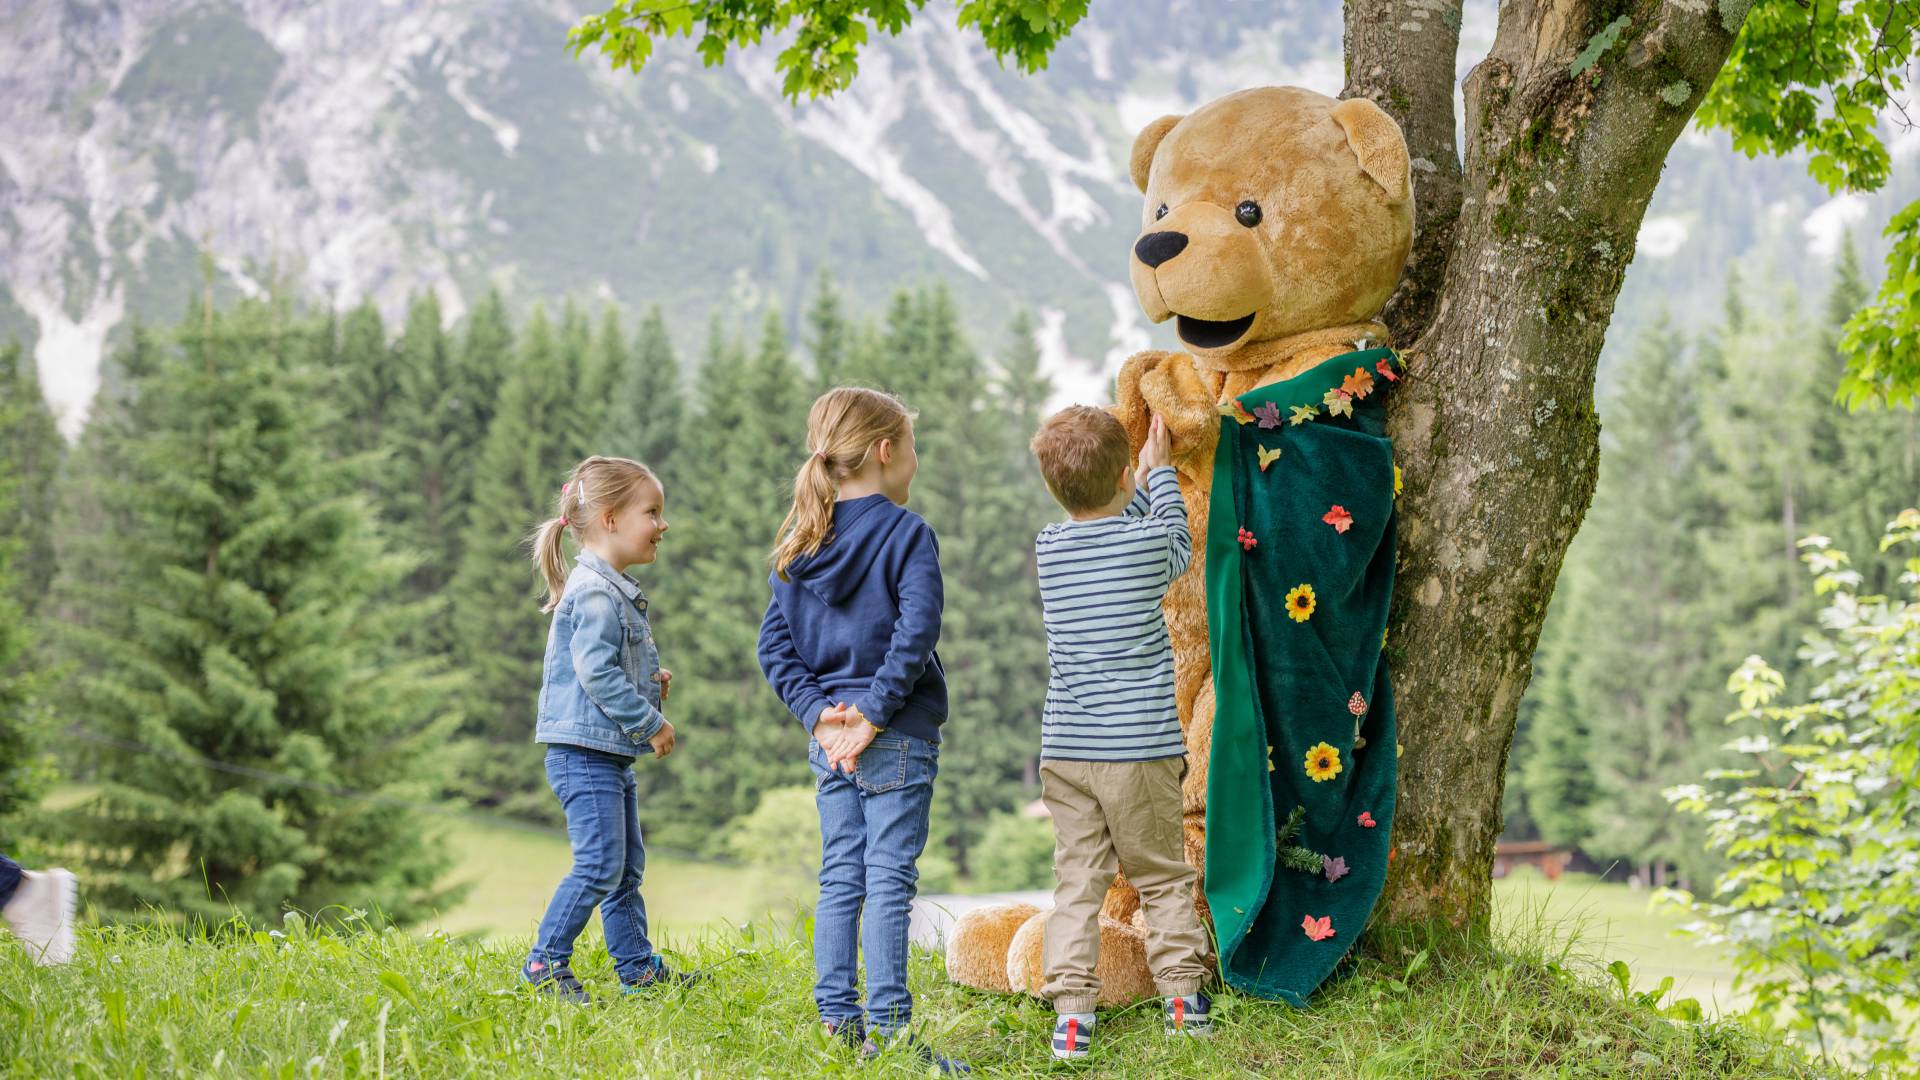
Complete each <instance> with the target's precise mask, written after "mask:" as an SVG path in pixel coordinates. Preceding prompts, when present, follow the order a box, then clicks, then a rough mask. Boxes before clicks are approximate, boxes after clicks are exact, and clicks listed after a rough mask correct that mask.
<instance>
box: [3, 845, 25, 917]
mask: <svg viewBox="0 0 1920 1080" xmlns="http://www.w3.org/2000/svg"><path fill="white" fill-rule="evenodd" d="M19 887H20V864H19V863H17V862H14V861H13V860H12V859H9V858H7V857H6V856H5V855H0V907H6V906H7V901H9V900H11V899H13V891H14V890H15V889H18V888H19Z"/></svg>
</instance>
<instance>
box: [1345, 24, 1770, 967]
mask: <svg viewBox="0 0 1920 1080" xmlns="http://www.w3.org/2000/svg"><path fill="white" fill-rule="evenodd" d="M1745 10H1746V5H1745V4H1744V3H1742V2H1740V0H1717V2H1716V0H1666V2H1662V0H1505V2H1504V3H1503V4H1502V6H1501V9H1500V25H1499V30H1498V34H1497V37H1496V40H1495V42H1494V46H1493V50H1492V52H1491V53H1490V54H1489V55H1488V56H1487V58H1486V59H1485V60H1483V61H1482V62H1481V63H1480V64H1479V65H1478V66H1477V67H1476V68H1475V69H1474V71H1473V73H1472V74H1471V75H1469V76H1468V78H1467V80H1466V87H1465V97H1464V100H1465V104H1466V113H1467V115H1466V124H1465V132H1466V135H1465V138H1466V160H1465V166H1464V168H1462V167H1461V165H1460V162H1459V161H1458V159H1457V157H1451V156H1450V155H1452V154H1453V145H1454V134H1453V105H1452V101H1453V99H1452V82H1453V77H1452V73H1453V62H1454V61H1453V50H1454V45H1455V42H1457V39H1458V29H1459V22H1458V14H1457V13H1458V7H1457V3H1456V0H1441V2H1439V3H1438V4H1425V3H1421V2H1420V0H1349V2H1348V5H1347V9H1346V18H1347V42H1348V45H1347V56H1348V64H1349V72H1348V78H1349V82H1348V86H1347V93H1348V95H1349V96H1351V95H1355V94H1366V95H1367V96H1370V97H1374V98H1375V100H1376V101H1378V102H1379V103H1380V104H1381V105H1382V106H1383V107H1384V108H1386V109H1387V111H1388V112H1389V113H1391V114H1392V115H1393V116H1394V117H1395V118H1396V119H1397V120H1399V122H1400V123H1401V125H1402V127H1403V128H1404V129H1405V130H1406V132H1407V134H1408V140H1409V146H1410V149H1411V150H1412V153H1413V155H1414V156H1415V157H1416V158H1424V159H1425V160H1427V161H1429V162H1431V163H1432V165H1433V168H1432V169H1431V170H1428V169H1426V168H1422V169H1421V170H1420V171H1419V172H1417V173H1416V183H1417V184H1418V185H1420V190H1419V192H1418V197H1417V198H1418V202H1417V208H1418V213H1419V214H1420V215H1422V218H1423V220H1422V221H1421V222H1420V223H1419V229H1420V235H1419V239H1418V240H1417V241H1416V244H1415V249H1414V255H1413V258H1412V260H1411V262H1410V265H1409V272H1408V281H1407V282H1406V283H1405V284H1404V285H1403V287H1402V288H1401V290H1400V293H1399V294H1397V295H1396V297H1395V299H1394V306H1393V307H1392V308H1391V309H1390V311H1389V318H1390V321H1391V324H1392V325H1393V328H1394V331H1395V334H1396V341H1397V342H1399V343H1400V344H1401V347H1402V349H1403V351H1404V353H1405V355H1406V357H1407V360H1408V363H1409V374H1408V377H1407V381H1406V383H1405V384H1404V385H1402V386H1401V387H1400V388H1399V389H1398V391H1397V392H1396V393H1395V395H1394V396H1393V397H1392V398H1391V399H1390V405H1389V426H1390V430H1391V433H1392V435H1393V437H1394V444H1395V448H1396V454H1397V456H1398V460H1399V462H1400V465H1401V468H1402V470H1403V473H1404V477H1405V485H1406V486H1405V492H1404V494H1403V496H1402V498H1401V502H1400V557H1399V569H1398V575H1399V576H1398V582H1399V587H1398V589H1397V590H1396V594H1395V601H1394V613H1393V616H1392V618H1391V621H1390V630H1389V634H1388V644H1387V652H1388V661H1389V663H1390V665H1391V668H1392V671H1393V678H1394V690H1395V698H1396V704H1397V708H1398V713H1399V723H1400V732H1401V734H1400V741H1401V744H1402V746H1403V747H1404V755H1403V756H1402V758H1401V770H1400V797H1399V809H1398V810H1397V812H1396V820H1395V823H1394V834H1395V835H1394V842H1395V855H1394V860H1393V864H1392V867H1391V869H1390V871H1389V875H1388V879H1387V886H1386V894H1385V896H1384V897H1383V899H1382V903H1381V907H1380V910H1379V912H1378V913H1377V914H1376V917H1375V919H1376V925H1378V926H1381V927H1385V928H1389V929H1416V928H1421V929H1427V930H1431V929H1435V928H1442V929H1447V930H1452V931H1462V930H1464V931H1467V932H1470V933H1477V932H1484V931H1485V930H1486V929H1487V927H1488V925H1489V921H1490V915H1491V910H1492V905H1491V897H1492V867H1493V847H1494V841H1495V839H1496V837H1498V835H1499V833H1500V824H1501V822H1500V797H1501V791H1502V788H1503V786H1504V780H1505V773H1506V763H1507V751H1508V749H1509V747H1510V746H1511V744H1512V741H1513V730H1514V720H1515V716H1516V710H1517V708H1518V706H1519V703H1520V695H1521V692H1522V691H1523V690H1525V689H1526V686H1527V682H1528V680H1529V679H1530V678H1531V676H1532V657H1533V649H1534V644H1535V642H1536V641H1537V640H1538V638H1539V634H1540V625H1541V622H1542V620H1543V618H1544V617H1545V614H1546V607H1547V601H1548V599H1549V598H1550V597H1551V596H1552V593H1553V584H1554V580H1555V578H1556V577H1557V576H1558V574H1559V571H1560V563H1561V559H1562V557H1563V556H1564V555H1565V554H1566V550H1567V545H1568V543H1569V542H1571V541H1572V539H1573V534H1574V531H1575V530H1576V529H1577V528H1578V527H1579V524H1580V521H1581V518H1582V517H1583V516H1584V515H1585V513H1586V510H1587V505H1588V503H1589V501H1590V500H1591V498H1592V495H1593V486H1594V481H1595V478H1596V474H1597V466H1598V451H1599V439H1598V436H1599V421H1598V419H1597V418H1596V416H1595V414H1594V409H1593V388H1594V373H1595V366H1596V363H1597V361H1598V358H1599V354H1600V346H1601V341H1602V338H1603V336H1604V334H1605V331H1606V327H1607V323H1608V321H1609V320H1610V319H1611V318H1612V314H1613V304H1614V299H1615V297H1616V296H1617V295H1618V294H1619V291H1620V283H1621V278H1622V275H1623V273H1624V271H1625V269H1626V265H1627V263H1628V261H1629V260H1630V259H1631V258H1632V256H1633V250H1634V243H1635V240H1636V237H1637V234H1638V232H1639V227H1640V220H1641V217H1642V216H1643V215H1644V214H1645V212H1646V207H1647V202H1648V200H1649V199H1650V198H1651V197H1652V194H1653V188H1654V184H1655V182H1656V181H1657V180H1658V179H1659V175H1660V169H1661V165H1662V163H1663V162H1664V161H1665V160H1666V156H1667V152H1668V150H1669V149H1670V148H1671V147H1672V145H1673V141H1674V139H1675V138H1677V137H1678V136H1679V134H1680V132H1681V130H1682V129H1683V128H1684V127H1685V125H1686V123H1687V121H1688V120H1689V119H1690V118H1691V117H1692V115H1693V111H1694V109H1695V108H1696V107H1697V106H1698V105H1699V102H1700V99H1701V97H1702V96H1703V95H1704V94H1705V92H1706V89H1707V87H1708V85H1709V84H1710V83H1712V81H1713V79H1714V77H1715V75H1716V74H1717V73H1718V72H1719V70H1720V68H1721V67H1722V66H1723V65H1724V64H1725V63H1726V60H1727V56H1728V53H1729V51H1730V50H1731V48H1732V45H1733V35H1734V32H1735V31H1737V30H1738V28H1739V23H1740V20H1741V19H1742V18H1744V15H1745ZM1450 15H1451V18H1450V17H1449V16H1450ZM1623 19H1624V20H1625V21H1622V20H1623ZM1436 155H1438V156H1436ZM1409 343H1410V344H1409ZM1621 586H1622V587H1630V586H1631V583H1630V582H1622V583H1621Z"/></svg>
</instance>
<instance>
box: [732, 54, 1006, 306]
mask: <svg viewBox="0 0 1920 1080" xmlns="http://www.w3.org/2000/svg"><path fill="white" fill-rule="evenodd" d="M908 33H915V31H912V30H909V31H908ZM775 59H776V55H775V53H774V52H773V51H772V50H770V49H749V50H746V51H744V52H742V53H740V54H738V55H737V56H735V57H733V58H732V59H731V60H730V61H729V63H730V64H732V65H734V66H735V68H736V69H737V70H738V71H739V73H740V77H741V79H742V80H743V81H744V82H745V83H746V84H747V86H748V88H749V89H751V90H752V91H753V92H754V94H755V95H757V96H758V97H759V98H760V99H761V100H762V101H764V102H765V103H766V104H767V105H768V107H769V108H770V110H771V111H772V112H773V114H774V115H775V116H778V117H780V118H781V119H782V121H783V122H784V123H786V124H787V125H788V126H790V127H791V128H792V129H793V130H794V131H796V132H798V133H799V134H800V135H802V136H803V137H805V138H808V139H812V140H813V141H815V142H817V143H819V144H820V145H821V146H824V147H826V148H827V149H829V150H831V151H833V152H834V153H835V154H837V155H839V156H840V157H841V158H843V159H844V160H845V161H846V162H847V163H848V164H849V165H852V166H853V167H854V168H855V169H858V170H859V171H860V172H861V174H863V175H864V176H866V177H867V178H868V179H869V180H872V181H873V182H874V184H875V186H877V187H878V188H879V189H880V192H881V194H883V195H885V196H886V197H887V198H889V199H891V200H893V201H894V202H896V203H898V204H899V205H900V206H901V207H902V208H904V209H905V210H906V211H907V213H908V214H910V215H912V217H913V220H914V224H916V225H918V226H919V227H920V230H921V232H922V233H923V234H924V235H925V236H926V241H927V243H928V245H930V246H931V247H932V248H933V249H934V250H935V251H938V252H940V253H941V254H942V255H945V256H946V257H947V258H949V259H951V260H953V262H954V264H955V265H957V266H959V267H960V268H961V269H962V270H965V271H966V272H967V273H969V274H972V275H973V276H974V277H977V278H979V279H981V280H982V281H985V280H987V277H988V275H987V269H986V267H984V266H982V265H981V264H980V260H979V259H976V258H975V257H974V256H973V254H972V253H971V252H969V251H968V250H967V247H966V245H965V244H963V243H961V241H960V233H959V230H958V229H957V228H955V226H954V220H953V211H952V210H951V209H950V208H949V207H948V206H947V204H946V203H944V202H942V201H941V200H940V197H939V196H938V195H935V194H934V193H933V192H932V191H930V190H928V188H927V187H926V185H924V184H922V183H921V182H920V181H918V180H916V179H914V178H913V176H912V175H911V174H909V173H908V171H907V168H906V164H905V162H904V161H903V160H902V157H901V154H900V152H899V151H898V150H897V149H895V148H894V147H893V146H891V145H889V143H888V142H887V131H888V129H890V128H892V127H893V126H894V125H895V124H897V123H899V122H900V119H901V117H903V116H905V115H906V109H907V103H908V101H909V100H910V97H909V93H908V85H907V84H908V83H909V82H910V80H911V78H912V74H911V73H903V72H896V71H895V70H894V61H893V57H892V56H891V55H889V54H887V53H885V52H879V51H876V52H874V53H872V54H870V55H868V56H866V57H864V58H863V60H862V63H861V67H860V78H858V79H856V80H855V81H854V84H853V85H852V86H851V87H849V88H848V89H846V90H844V91H842V92H840V93H839V94H836V95H835V96H833V97H831V98H825V99H821V100H816V101H811V102H808V103H806V104H804V105H801V106H799V107H798V108H792V109H789V107H788V106H787V103H786V99H784V98H782V97H781V96H780V73H779V72H778V71H777V70H775V68H774V61H775Z"/></svg>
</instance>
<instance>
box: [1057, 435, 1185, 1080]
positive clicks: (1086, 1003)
mask: <svg viewBox="0 0 1920 1080" xmlns="http://www.w3.org/2000/svg"><path fill="white" fill-rule="evenodd" d="M1032 449H1033V455H1034V457H1035V458H1037V459H1038V460H1039V463H1040V474H1041V475H1042V476H1043V477H1044V478H1045V479H1046V482H1047V490H1048V491H1050V492H1052V493H1053V497H1054V498H1055V499H1056V500H1058V501H1059V503H1060V505H1061V506H1062V507H1063V508H1065V509H1066V511H1067V516H1068V520H1066V521H1062V522H1058V523H1056V524H1053V525H1049V526H1047V527H1046V528H1044V529H1042V530H1041V531H1040V536H1039V539H1038V540H1037V541H1036V548H1037V551H1038V554H1039V560H1038V561H1039V572H1040V602H1041V606H1042V608H1043V610H1044V612H1045V620H1046V627H1047V661H1048V667H1049V669H1050V674H1049V677H1048V680H1047V704H1046V710H1045V713H1044V714H1043V717H1042V719H1041V724H1040V783H1041V798H1042V799H1044V800H1045V802H1046V805H1047V809H1048V810H1049V811H1050V812H1051V813H1052V815H1053V837H1054V852H1053V871H1054V876H1055V877H1056V878H1057V879H1058V882H1059V884H1058V885H1057V886H1056V887H1055V889H1054V893H1053V901H1054V905H1053V912H1052V913H1051V914H1049V915H1048V916H1047V933H1046V951H1045V965H1046V985H1045V986H1044V987H1042V988H1041V991H1040V993H1041V996H1042V997H1045V998H1048V999H1051V1000H1052V1002H1053V1007H1054V1012H1055V1014H1056V1019H1055V1024H1054V1033H1053V1054H1054V1056H1055V1057H1058V1058H1081V1057H1085V1056H1086V1054H1087V1052H1088V1049H1089V1047H1090V1045H1091V1042H1092V1035H1093V1026H1094V1005H1095V1002H1096V1000H1097V999H1098V997H1099V995H1100V980H1099V978H1098V977H1096V976H1095V974H1094V967H1095V964H1096V963H1097V962H1098V960H1099V953H1100V906H1101V902H1102V901H1103V900H1104V898H1105V897H1106V893H1107V888H1108V886H1109V885H1111V884H1112V883H1113V878H1114V873H1115V871H1116V870H1124V871H1125V872H1126V875H1127V880H1128V881H1130V882H1132V883H1133V886H1134V888H1135V889H1137V890H1139V893H1140V906H1141V910H1142V911H1143V913H1144V914H1145V916H1146V924H1147V931H1146V933H1147V941H1146V950H1147V965H1148V967H1149V968H1151V969H1152V971H1153V979H1154V983H1155V986H1156V988H1157V989H1158V990H1159V992H1160V993H1161V994H1163V995H1165V997H1166V1017H1167V1031H1168V1032H1169V1033H1171V1034H1184V1035H1205V1034H1208V1033H1210V1031H1211V1024H1210V1017H1209V1006H1210V1002H1209V1001H1208V999H1207V996H1206V995H1205V994H1203V993H1201V992H1200V988H1201V986H1202V985H1204V984H1205V982H1206V980H1207V978H1208V967H1207V955H1208V944H1207V935H1206V931H1205V930H1204V929H1203V928H1202V927H1201V925H1200V919H1199V916H1198V915H1197V914H1196V913H1195V912H1194V906H1193V868H1192V867H1190V866H1188V865H1187V863H1186V859H1185V858H1184V854H1183V844H1182V840H1181V822H1180V817H1181V798H1180V782H1181V780H1182V778H1183V777H1184V776H1185V774H1186V746H1185V744H1184V742H1183V741H1182V739H1181V734H1180V717H1179V713H1178V710H1177V709H1176V707H1175V705H1174V697H1173V647H1172V644H1171V643H1170V642H1169V641H1168V638H1167V624H1166V620H1165V618H1164V617H1163V616H1162V615H1161V612H1160V601H1161V600H1162V599H1163V598H1164V597H1165V596H1166V594H1167V586H1168V585H1170V584H1172V582H1173V579H1174V578H1177V577H1179V576H1180V575H1181V574H1182V573H1183V572H1185V571H1186V569H1187V563H1188V562H1189V561H1190V560H1191V559H1192V557H1193V537H1192V535H1191V534H1190V533H1189V532H1188V531H1187V508H1186V504H1185V503H1183V502H1182V501H1181V499H1180V484H1179V481H1178V480H1177V479H1176V478H1175V474H1174V471H1173V468H1172V467H1171V466H1170V465H1169V463H1168V459H1169V451H1168V444H1167V429H1166V425H1165V423H1164V422H1163V421H1162V420H1161V418H1160V417H1159V416H1155V417H1154V418H1153V423H1152V427H1151V428H1150V430H1149V432H1148V435H1147V440H1146V443H1145V445H1144V446H1142V447H1141V449H1140V461H1139V465H1138V467H1137V468H1136V467H1135V466H1134V465H1133V464H1132V463H1131V462H1130V461H1129V460H1128V459H1129V457H1130V453H1129V450H1128V446H1127V434H1126V431H1125V430H1124V429H1123V428H1122V427H1121V426H1120V422H1119V421H1118V420H1115V419H1114V418H1113V417H1112V416H1111V415H1109V414H1108V413H1107V412H1106V411H1104V410H1102V409H1095V408H1090V407H1088V406H1084V405H1075V406H1072V407H1070V408H1067V409H1064V410H1062V411H1061V412H1059V413H1056V414H1054V415H1053V416H1051V417H1049V418H1048V419H1047V421H1046V423H1044V424H1042V425H1041V426H1040V431H1039V433H1038V434H1036V435H1035V436H1034V437H1033V444H1032Z"/></svg>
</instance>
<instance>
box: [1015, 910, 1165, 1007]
mask: <svg viewBox="0 0 1920 1080" xmlns="http://www.w3.org/2000/svg"><path fill="white" fill-rule="evenodd" d="M1047 915H1048V912H1045V911H1042V912H1039V913H1038V914H1035V915H1034V916H1033V917H1031V918H1029V919H1028V920H1027V921H1026V923H1025V924H1024V925H1022V926H1021V927H1020V929H1019V930H1017V931H1015V933H1014V935H1013V941H1012V942H1011V943H1010V944H1009V945H1008V946H1007V953H1006V967H1007V970H1006V978H1007V984H1008V985H1009V986H1011V987H1012V988H1013V990H1014V992H1015V993H1021V994H1034V995H1036V996H1037V995H1038V994H1039V993H1040V988H1041V987H1042V986H1043V985H1045V983H1046V964H1045V961H1044V959H1043V956H1044V954H1045V951H1046V937H1047ZM1093 973H1094V976H1095V977H1096V978H1098V979H1099V980H1100V999H1099V1000H1100V1004H1101V1005H1102V1006H1108V1005H1131V1004H1133V1003H1134V1002H1136V1001H1141V1000H1144V999H1146V998H1149V997H1152V996H1153V992H1154V989H1153V974H1152V972H1150V971H1148V970H1147V935H1146V933H1145V931H1143V930H1141V929H1139V928H1137V927H1134V926H1131V925H1129V924H1127V923H1122V922H1117V921H1115V920H1113V919H1110V918H1107V917H1105V916H1102V917H1101V919H1100V960H1099V962H1098V963H1096V964H1095V965H1094V968H1093Z"/></svg>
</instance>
